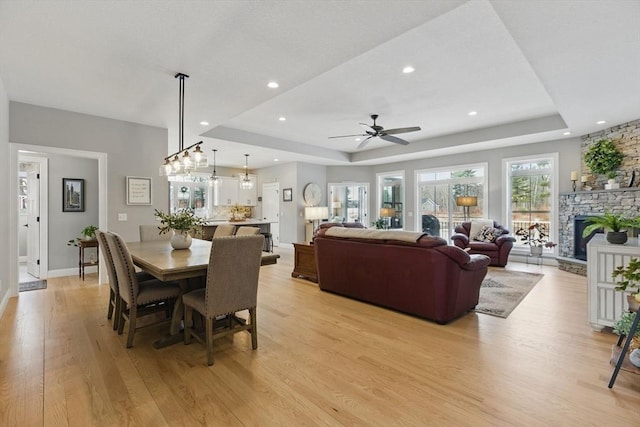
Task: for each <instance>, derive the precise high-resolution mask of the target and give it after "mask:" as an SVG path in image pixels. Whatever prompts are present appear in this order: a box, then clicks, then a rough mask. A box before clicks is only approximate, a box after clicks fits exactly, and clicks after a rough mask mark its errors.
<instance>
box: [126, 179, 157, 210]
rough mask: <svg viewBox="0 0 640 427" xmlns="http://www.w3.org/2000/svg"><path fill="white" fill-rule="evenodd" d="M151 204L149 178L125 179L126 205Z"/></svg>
mask: <svg viewBox="0 0 640 427" xmlns="http://www.w3.org/2000/svg"><path fill="white" fill-rule="evenodd" d="M150 204H151V178H144V177H140V176H128V177H127V205H138V206H144V205H150Z"/></svg>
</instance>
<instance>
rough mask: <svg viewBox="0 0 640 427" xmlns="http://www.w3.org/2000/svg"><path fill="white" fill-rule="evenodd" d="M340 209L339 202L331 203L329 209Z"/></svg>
mask: <svg viewBox="0 0 640 427" xmlns="http://www.w3.org/2000/svg"><path fill="white" fill-rule="evenodd" d="M341 207H342V203H340V202H333V203H331V208H332V209H340V208H341Z"/></svg>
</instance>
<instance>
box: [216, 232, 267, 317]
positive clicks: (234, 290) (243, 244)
mask: <svg viewBox="0 0 640 427" xmlns="http://www.w3.org/2000/svg"><path fill="white" fill-rule="evenodd" d="M263 245H264V236H262V235H261V234H258V235H255V236H238V237H235V236H234V237H222V238H218V239H216V240H215V241H214V243H213V244H212V245H211V255H210V256H209V268H208V269H207V287H206V291H205V311H206V312H205V313H203V314H204V315H205V317H207V318H211V317H213V316H218V315H223V314H231V313H235V312H236V311H240V310H244V309H248V308H253V307H255V306H256V304H257V300H258V275H259V273H260V262H261V260H262V246H263Z"/></svg>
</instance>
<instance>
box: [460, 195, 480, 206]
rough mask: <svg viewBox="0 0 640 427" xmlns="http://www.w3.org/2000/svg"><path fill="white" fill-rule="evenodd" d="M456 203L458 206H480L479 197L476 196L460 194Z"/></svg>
mask: <svg viewBox="0 0 640 427" xmlns="http://www.w3.org/2000/svg"><path fill="white" fill-rule="evenodd" d="M456 205H458V206H478V197H476V196H458V197H456Z"/></svg>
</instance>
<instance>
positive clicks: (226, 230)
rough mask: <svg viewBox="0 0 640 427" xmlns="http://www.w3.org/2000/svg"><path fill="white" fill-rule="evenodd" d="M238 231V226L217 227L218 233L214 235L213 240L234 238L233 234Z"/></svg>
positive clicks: (225, 225) (223, 225)
mask: <svg viewBox="0 0 640 427" xmlns="http://www.w3.org/2000/svg"><path fill="white" fill-rule="evenodd" d="M234 231H236V226H235V225H231V224H220V225H219V226H217V227H216V231H214V233H213V238H214V239H216V238H218V237H227V236H233V232H234Z"/></svg>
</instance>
